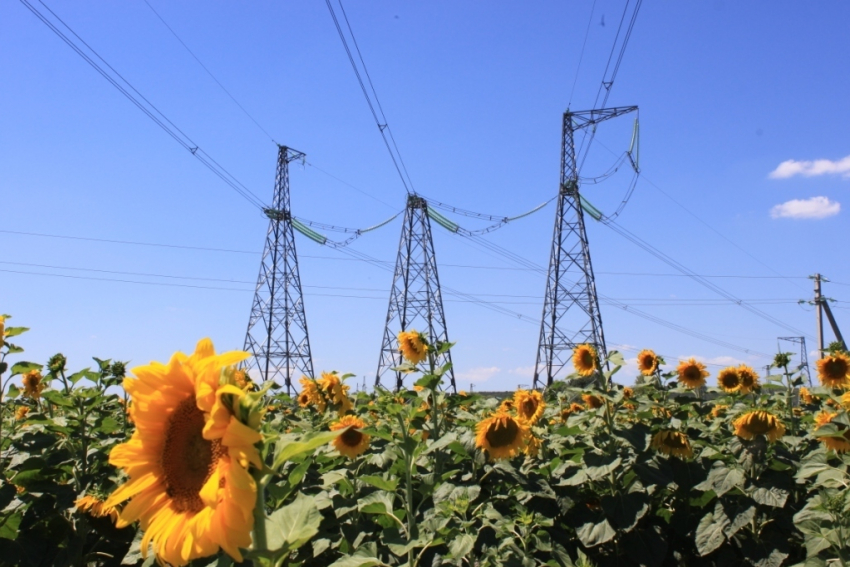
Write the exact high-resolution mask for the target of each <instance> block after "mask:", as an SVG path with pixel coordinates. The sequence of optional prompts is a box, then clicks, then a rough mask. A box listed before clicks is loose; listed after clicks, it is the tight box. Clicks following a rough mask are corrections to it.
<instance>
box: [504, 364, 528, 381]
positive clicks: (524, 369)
mask: <svg viewBox="0 0 850 567" xmlns="http://www.w3.org/2000/svg"><path fill="white" fill-rule="evenodd" d="M508 372H510V373H511V374H515V375H516V376H520V377H522V378H528V379H529V380H530V379H532V378H534V367H533V366H518V367H516V368H512V369H511V370H508Z"/></svg>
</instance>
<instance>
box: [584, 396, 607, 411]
mask: <svg viewBox="0 0 850 567" xmlns="http://www.w3.org/2000/svg"><path fill="white" fill-rule="evenodd" d="M581 399H582V400H584V403H585V404H587V407H589V408H590V409H599V408H601V407H602V405H603V404H604V402H603V400H602V398H600V397H599V396H596V395H593V394H582V395H581Z"/></svg>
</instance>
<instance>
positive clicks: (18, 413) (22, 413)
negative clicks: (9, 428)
mask: <svg viewBox="0 0 850 567" xmlns="http://www.w3.org/2000/svg"><path fill="white" fill-rule="evenodd" d="M29 412H30V408H29V407H27V406H19V407H18V409H16V410H15V419H17V420H18V421H23V420H25V419H26V418H27V414H28V413H29Z"/></svg>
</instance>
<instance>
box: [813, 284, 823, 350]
mask: <svg viewBox="0 0 850 567" xmlns="http://www.w3.org/2000/svg"><path fill="white" fill-rule="evenodd" d="M814 280H815V314H816V315H817V318H818V358H823V307H822V305H823V298H822V297H821V292H820V280H821V275H820V274H815V275H814Z"/></svg>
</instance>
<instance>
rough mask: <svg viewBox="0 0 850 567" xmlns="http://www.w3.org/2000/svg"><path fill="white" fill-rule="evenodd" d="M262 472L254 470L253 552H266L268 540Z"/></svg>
mask: <svg viewBox="0 0 850 567" xmlns="http://www.w3.org/2000/svg"><path fill="white" fill-rule="evenodd" d="M262 475H263V471H261V470H257V469H254V471H253V476H254V482H255V484H256V485H257V502H256V504H255V505H254V543H253V545H252V546H251V547H252V549H253V550H254V551H259V552H261V553H262V552H266V551H268V547H269V544H268V539H267V537H266V487H265V484H263V482H262V480H263V479H262Z"/></svg>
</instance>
